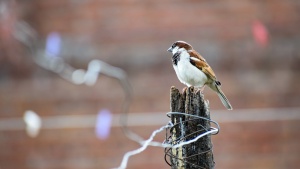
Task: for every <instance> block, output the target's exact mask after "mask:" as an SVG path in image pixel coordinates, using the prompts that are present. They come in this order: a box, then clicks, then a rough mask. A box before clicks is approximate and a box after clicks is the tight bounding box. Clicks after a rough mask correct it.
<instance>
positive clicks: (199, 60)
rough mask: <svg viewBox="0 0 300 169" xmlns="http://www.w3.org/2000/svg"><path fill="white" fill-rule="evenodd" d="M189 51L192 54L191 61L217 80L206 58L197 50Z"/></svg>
mask: <svg viewBox="0 0 300 169" xmlns="http://www.w3.org/2000/svg"><path fill="white" fill-rule="evenodd" d="M188 53H189V54H190V56H191V63H192V64H193V65H194V66H196V67H197V68H198V69H200V70H202V71H203V72H204V73H205V74H206V75H207V76H209V77H210V78H211V79H212V80H216V75H215V73H214V71H213V70H212V68H211V67H210V66H209V65H208V63H207V62H206V60H205V59H204V58H203V57H202V56H201V55H200V54H199V53H198V52H196V51H195V50H189V51H188Z"/></svg>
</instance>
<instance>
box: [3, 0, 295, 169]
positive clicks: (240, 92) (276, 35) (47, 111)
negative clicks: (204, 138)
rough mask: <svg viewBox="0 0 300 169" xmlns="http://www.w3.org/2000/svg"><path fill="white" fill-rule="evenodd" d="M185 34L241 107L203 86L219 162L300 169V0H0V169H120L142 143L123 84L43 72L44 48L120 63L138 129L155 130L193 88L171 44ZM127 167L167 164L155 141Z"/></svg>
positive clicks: (70, 57)
mask: <svg viewBox="0 0 300 169" xmlns="http://www.w3.org/2000/svg"><path fill="white" fill-rule="evenodd" d="M28 37H35V38H28ZM53 37H54V38H53ZM22 39H23V41H22ZM24 39H25V40H24ZM53 39H54V40H53ZM176 40H184V41H187V42H189V43H190V44H192V45H193V47H194V48H195V49H196V50H197V51H199V52H200V53H201V54H202V55H203V56H204V57H205V58H206V60H207V61H208V63H209V64H210V65H211V67H212V68H213V69H214V71H215V73H216V74H217V76H218V79H219V80H220V81H221V82H222V89H223V91H224V93H225V94H226V96H227V97H228V98H229V100H230V102H231V104H232V106H233V108H234V110H233V111H226V110H225V108H224V107H223V105H222V104H221V102H220V100H219V98H218V97H217V95H216V94H215V93H213V92H212V91H210V89H208V88H206V90H205V91H204V94H205V98H206V99H208V100H209V101H210V111H211V114H212V118H213V119H214V120H216V121H218V122H219V124H220V126H221V132H220V133H219V134H218V135H216V136H213V137H212V138H213V144H214V159H215V162H216V168H223V169H238V168H239V169H240V168H244V169H252V168H253V169H254V168H255V169H266V168H272V169H282V168H298V167H300V145H299V143H300V135H299V129H300V106H299V103H300V89H299V84H300V78H299V73H300V66H299V65H300V1H297V0H285V1H281V0H272V1H270V0H268V1H267V0H265V1H258V0H255V1H248V0H223V1H209V0H198V1H197V0H185V1H183V0H172V1H153V0H152V1H151V0H143V1H137V0H123V1H117V0H52V1H49V0H1V1H0V169H16V168H18V169H96V168H97V169H100V168H101V169H102V168H103V169H105V168H113V167H117V166H119V164H120V162H121V160H122V157H123V155H124V153H126V152H127V151H129V150H133V149H136V148H138V147H139V145H138V144H137V143H135V142H132V141H131V140H129V139H128V138H126V137H125V135H124V134H123V132H122V129H121V127H120V124H119V123H118V117H119V115H120V113H121V106H122V101H123V100H124V99H126V98H124V91H123V90H122V87H121V86H120V84H119V83H118V81H117V80H115V79H112V78H109V77H107V76H102V75H100V76H99V81H97V82H96V83H95V85H92V86H87V85H75V84H74V83H70V82H69V81H67V80H65V79H63V78H62V77H61V76H60V75H58V74H57V73H55V72H53V71H49V70H46V69H44V68H42V67H41V66H39V65H38V64H36V58H39V57H44V56H39V55H38V54H36V53H38V51H44V50H49V48H51V47H49V43H50V42H52V41H55V43H54V44H56V47H55V45H54V47H52V48H54V50H55V51H56V52H54V53H55V55H56V56H54V57H58V58H62V59H64V62H65V63H68V64H69V65H70V66H72V67H73V68H75V69H84V70H86V69H87V68H88V64H89V62H90V61H91V60H93V59H99V60H102V61H104V62H107V63H108V64H111V65H113V66H116V67H119V68H121V69H123V70H124V71H125V72H126V73H127V75H128V79H129V81H130V83H131V86H132V89H133V101H132V104H131V105H130V116H129V119H130V118H131V117H135V119H136V120H131V121H130V123H129V127H130V128H131V129H132V130H134V131H135V132H137V133H138V134H140V135H141V136H143V137H144V138H147V137H149V135H150V134H151V132H152V131H153V130H155V129H157V128H159V127H160V126H162V125H165V124H166V123H167V122H168V120H169V119H168V118H167V117H166V115H165V113H166V112H168V111H169V108H170V105H169V101H170V99H169V93H170V87H171V86H176V87H177V88H178V89H179V90H181V89H182V88H183V87H184V85H183V84H181V83H180V82H179V80H178V79H177V77H176V74H175V72H174V70H173V67H172V63H171V54H170V53H168V52H167V51H166V50H167V49H168V47H170V46H171V45H172V43H173V42H174V41H176ZM49 41H50V42H49ZM31 43H34V45H35V46H34V47H28V46H30V44H31ZM50 44H51V43H50ZM57 44H59V45H57ZM50 46H51V45H50ZM57 46H58V47H57ZM33 54H36V56H33ZM46 61H47V60H46ZM45 64H47V62H46V63H45ZM49 64H50V63H49ZM27 110H32V111H34V112H36V113H37V114H38V115H39V116H40V118H41V119H42V125H41V131H40V132H39V134H38V135H28V134H26V131H25V128H26V127H25V124H24V122H23V114H24V112H25V111H27ZM99 111H100V112H103V111H105V112H106V113H104V114H106V115H105V116H104V117H107V119H108V120H107V121H110V119H111V120H112V121H111V123H110V124H107V125H108V126H111V128H108V129H107V132H106V134H105V135H104V136H103V135H102V136H101V135H100V136H99V135H97V132H95V130H96V129H95V126H97V125H96V123H98V121H97V120H96V119H97V116H98V115H97V114H98V112H99ZM100 114H101V113H100ZM102 115H103V113H102ZM74 117H76V118H77V121H76V119H75V120H74ZM137 117H139V118H137ZM72 119H73V120H72ZM43 122H45V123H46V124H45V123H43ZM100 122H101V120H100ZM101 123H103V121H102V122H101ZM96 128H97V127H96ZM164 136H165V135H164V133H162V134H161V135H158V136H157V137H156V140H157V141H161V142H162V141H163V140H164ZM128 168H130V169H140V168H145V169H148V168H149V169H150V168H170V167H169V166H168V165H167V164H166V163H165V161H164V151H163V149H162V148H157V147H156V148H153V147H150V148H148V149H147V150H146V151H145V152H143V153H141V154H139V155H136V156H134V157H132V158H130V160H129V164H128Z"/></svg>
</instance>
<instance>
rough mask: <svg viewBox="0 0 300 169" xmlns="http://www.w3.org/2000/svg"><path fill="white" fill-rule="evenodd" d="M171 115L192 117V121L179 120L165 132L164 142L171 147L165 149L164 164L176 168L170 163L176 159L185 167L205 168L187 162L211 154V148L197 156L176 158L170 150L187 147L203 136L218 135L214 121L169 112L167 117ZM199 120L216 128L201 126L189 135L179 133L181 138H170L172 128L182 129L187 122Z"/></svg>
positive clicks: (217, 125)
mask: <svg viewBox="0 0 300 169" xmlns="http://www.w3.org/2000/svg"><path fill="white" fill-rule="evenodd" d="M171 115H183V116H185V117H186V116H190V117H193V119H189V120H180V121H179V122H177V123H175V124H173V126H172V127H170V128H169V129H167V130H166V139H165V142H166V143H167V144H170V145H172V147H167V148H165V156H164V159H165V162H166V163H167V164H168V165H169V166H171V167H172V168H175V167H178V166H177V164H173V163H172V161H175V160H174V159H176V160H177V161H178V160H179V161H181V162H182V163H185V165H187V164H189V165H190V166H193V167H195V168H206V167H203V166H199V165H197V164H194V163H192V162H190V161H189V160H190V159H191V158H193V157H195V156H199V155H203V154H206V153H209V152H212V148H213V147H210V148H208V149H207V150H202V151H201V152H199V153H197V154H193V155H190V156H186V157H178V156H176V155H174V153H173V152H172V150H174V149H175V148H178V147H183V145H188V144H191V143H194V142H195V141H197V140H198V139H200V138H202V137H204V136H208V135H216V134H218V133H219V130H220V126H219V124H218V123H217V122H216V121H213V120H211V119H208V118H205V117H201V116H197V115H191V114H186V113H181V112H169V113H167V116H168V117H171ZM180 119H181V118H180ZM199 119H202V120H206V121H209V122H210V123H213V124H214V125H215V126H216V127H210V128H205V127H204V126H202V125H198V126H199V127H200V129H199V130H197V131H195V132H193V133H189V134H185V133H181V136H180V137H179V138H176V139H175V140H174V139H173V138H172V131H173V129H174V128H183V127H184V126H186V124H187V123H188V122H191V121H196V120H199ZM179 126H180V127H179ZM190 137H192V138H194V139H190V140H189V139H188V138H190ZM170 161H171V162H170Z"/></svg>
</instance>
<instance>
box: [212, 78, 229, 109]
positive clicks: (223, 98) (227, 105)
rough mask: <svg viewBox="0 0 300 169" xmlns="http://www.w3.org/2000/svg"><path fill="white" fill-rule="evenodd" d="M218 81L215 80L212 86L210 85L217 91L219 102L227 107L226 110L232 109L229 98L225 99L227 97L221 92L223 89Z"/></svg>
mask: <svg viewBox="0 0 300 169" xmlns="http://www.w3.org/2000/svg"><path fill="white" fill-rule="evenodd" d="M220 85H221V84H220V82H218V81H217V82H216V83H214V84H212V86H210V87H211V88H212V89H213V90H214V91H216V92H217V94H218V96H219V98H220V100H221V102H222V103H223V105H224V106H225V107H226V108H227V109H228V110H232V106H231V104H230V102H229V100H228V99H227V97H226V96H225V94H224V93H223V91H222V90H221V87H220Z"/></svg>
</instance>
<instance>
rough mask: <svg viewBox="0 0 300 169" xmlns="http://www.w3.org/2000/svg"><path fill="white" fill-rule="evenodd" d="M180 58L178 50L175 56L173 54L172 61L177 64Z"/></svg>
mask: <svg viewBox="0 0 300 169" xmlns="http://www.w3.org/2000/svg"><path fill="white" fill-rule="evenodd" d="M179 60H180V52H176V53H175V54H174V55H173V56H172V62H173V64H174V65H176V66H177V63H178V61H179Z"/></svg>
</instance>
